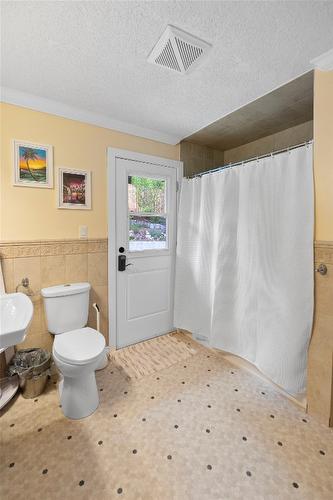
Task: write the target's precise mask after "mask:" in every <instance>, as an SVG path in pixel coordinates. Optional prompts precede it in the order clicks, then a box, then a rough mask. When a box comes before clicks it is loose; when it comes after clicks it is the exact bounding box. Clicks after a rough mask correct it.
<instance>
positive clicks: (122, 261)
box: [118, 255, 133, 271]
mask: <svg viewBox="0 0 333 500" xmlns="http://www.w3.org/2000/svg"><path fill="white" fill-rule="evenodd" d="M128 266H133V264H132V263H131V262H130V263H129V264H126V255H118V271H126V267H128Z"/></svg>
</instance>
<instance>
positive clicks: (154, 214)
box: [109, 155, 178, 348]
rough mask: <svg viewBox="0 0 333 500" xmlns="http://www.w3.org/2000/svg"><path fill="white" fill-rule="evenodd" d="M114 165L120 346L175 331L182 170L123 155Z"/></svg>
mask: <svg viewBox="0 0 333 500" xmlns="http://www.w3.org/2000/svg"><path fill="white" fill-rule="evenodd" d="M139 156H140V155H139ZM150 158H153V157H150ZM156 160H159V161H161V159H159V158H158V159H156ZM114 162H115V172H114V182H115V206H114V208H115V227H114V230H115V248H114V255H113V258H111V262H110V261H109V265H112V262H113V265H114V266H115V268H116V269H115V270H116V272H115V273H112V272H111V275H113V276H114V277H115V278H116V287H115V293H116V311H115V310H114V308H113V313H112V305H111V307H110V315H112V314H114V313H115V312H116V322H113V325H114V326H116V346H117V347H118V348H119V347H124V346H127V345H131V344H135V343H137V342H140V341H142V340H145V339H149V338H152V337H156V336H158V335H161V334H164V333H167V332H170V331H171V330H172V329H173V295H174V270H175V269H174V268H175V250H176V212H177V210H176V209H177V168H176V166H168V165H163V164H160V163H159V162H156V163H153V162H148V161H140V160H133V159H128V158H124V157H117V156H116V157H115V158H114ZM166 163H167V160H166ZM171 163H172V162H171ZM173 163H175V164H176V163H178V162H173ZM111 279H112V278H111ZM111 325H112V322H111Z"/></svg>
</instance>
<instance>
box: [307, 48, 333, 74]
mask: <svg viewBox="0 0 333 500" xmlns="http://www.w3.org/2000/svg"><path fill="white" fill-rule="evenodd" d="M310 62H311V64H312V65H313V66H314V68H316V69H320V70H322V71H331V70H333V49H331V50H328V51H327V52H324V54H321V55H320V56H318V57H315V58H314V59H312V60H311V61H310Z"/></svg>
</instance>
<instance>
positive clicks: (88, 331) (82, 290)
mask: <svg viewBox="0 0 333 500" xmlns="http://www.w3.org/2000/svg"><path fill="white" fill-rule="evenodd" d="M89 291H90V284H89V283H72V284H68V285H58V286H52V287H49V288H43V289H42V291H41V293H42V296H43V299H44V306H45V314H46V318H47V325H48V330H49V332H50V333H52V334H54V336H55V337H54V343H53V358H54V361H55V364H56V365H57V367H58V369H59V371H60V372H61V374H62V375H63V380H62V381H61V382H60V384H59V393H60V403H61V405H62V411H63V413H64V415H65V416H66V417H68V418H73V419H78V418H83V417H87V416H88V415H91V414H92V413H93V412H94V411H95V410H96V409H97V407H98V404H99V397H98V390H97V385H96V378H95V370H97V369H98V368H100V367H101V364H103V362H104V358H105V352H104V348H105V339H104V337H103V335H102V334H101V333H99V332H98V331H97V330H94V329H93V328H89V327H87V326H86V324H87V321H88V308H89Z"/></svg>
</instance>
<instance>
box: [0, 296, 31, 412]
mask: <svg viewBox="0 0 333 500" xmlns="http://www.w3.org/2000/svg"><path fill="white" fill-rule="evenodd" d="M32 315H33V305H32V302H31V300H30V299H29V297H27V296H26V295H25V294H24V293H8V294H3V295H0V354H1V353H2V352H3V351H4V350H5V349H6V348H7V347H10V346H13V345H16V344H19V343H20V342H23V340H24V339H25V337H26V334H27V331H28V328H29V325H30V323H31V320H32ZM17 389H18V377H8V378H6V379H4V380H2V381H1V386H0V409H1V408H2V407H3V406H4V405H5V404H7V403H8V401H9V400H10V399H11V398H12V397H13V396H14V394H15V393H16V391H17Z"/></svg>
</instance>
